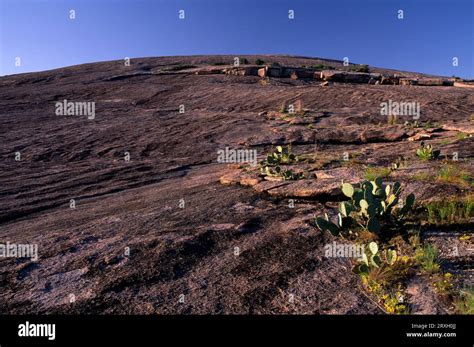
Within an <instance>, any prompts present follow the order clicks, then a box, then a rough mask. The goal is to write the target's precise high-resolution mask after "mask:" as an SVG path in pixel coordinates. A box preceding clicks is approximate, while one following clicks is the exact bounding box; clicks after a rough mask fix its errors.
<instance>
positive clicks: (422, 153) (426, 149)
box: [416, 141, 440, 161]
mask: <svg viewBox="0 0 474 347" xmlns="http://www.w3.org/2000/svg"><path fill="white" fill-rule="evenodd" d="M439 154H440V151H439V150H434V149H433V146H432V145H425V143H424V142H423V141H422V142H421V144H420V148H418V149H417V150H416V155H417V157H418V158H420V159H421V160H425V161H428V160H433V159H436V158H438V157H439Z"/></svg>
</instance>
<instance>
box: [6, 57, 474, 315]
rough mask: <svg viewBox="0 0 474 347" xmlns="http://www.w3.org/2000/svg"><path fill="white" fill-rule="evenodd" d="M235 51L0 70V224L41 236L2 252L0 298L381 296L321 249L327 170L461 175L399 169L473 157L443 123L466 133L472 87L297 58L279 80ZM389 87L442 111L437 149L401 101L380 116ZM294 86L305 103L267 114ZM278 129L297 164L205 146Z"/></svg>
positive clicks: (457, 188) (329, 182)
mask: <svg viewBox="0 0 474 347" xmlns="http://www.w3.org/2000/svg"><path fill="white" fill-rule="evenodd" d="M255 58H256V57H255V56H249V57H248V59H249V60H250V61H254V60H255ZM262 59H264V60H265V61H266V62H268V63H272V62H279V63H281V64H282V65H284V66H294V67H298V66H301V65H303V64H304V65H306V66H311V65H315V64H321V63H324V64H327V65H332V66H334V67H337V65H338V64H339V63H338V62H335V61H325V60H321V59H310V58H295V57H288V56H263V57H262ZM232 61H233V57H231V56H218V57H212V56H194V57H164V58H143V59H135V60H132V64H131V66H130V67H125V66H123V62H122V61H112V62H101V63H94V64H84V65H78V66H72V67H67V68H62V69H57V70H52V71H45V72H38V73H28V74H20V75H12V76H4V77H1V78H0V127H1V129H2V135H1V140H0V156H1V159H2V160H1V161H0V166H1V171H0V241H1V242H6V241H9V242H11V243H14V242H16V243H33V244H37V245H38V251H39V260H38V261H37V262H32V261H30V260H29V259H17V258H5V259H1V260H0V312H1V313H86V314H87V313H134V314H142V313H143V314H155V313H167V314H176V313H189V314H191V313H194V314H207V313H243V314H245V313H258V314H260V313H261V314H270V313H304V314H306V313H308V314H310V313H320V314H374V313H383V311H382V310H381V309H380V307H379V306H378V305H377V304H375V302H374V301H373V300H372V299H371V298H370V296H368V295H367V294H366V293H364V291H363V289H362V288H361V283H360V279H359V277H358V276H357V275H355V274H353V273H352V272H351V271H350V270H351V263H350V262H349V261H348V260H344V259H331V258H326V257H325V256H324V250H323V248H324V245H325V244H326V243H328V242H332V240H333V239H332V236H330V235H326V234H324V233H321V232H320V231H318V230H317V229H316V228H314V227H313V226H312V225H311V224H310V222H311V219H312V218H313V217H314V216H315V215H319V214H321V213H324V212H325V211H326V210H328V208H327V207H326V206H325V205H324V202H325V201H328V200H330V201H337V200H338V199H340V198H341V197H340V196H338V192H337V188H338V186H339V185H340V182H341V180H345V181H349V182H357V181H358V180H361V179H363V177H364V172H365V170H366V168H367V167H368V166H377V167H382V168H387V167H391V165H392V164H393V163H394V162H397V161H400V162H404V160H406V161H407V162H408V164H407V166H406V167H401V168H400V169H397V170H393V171H392V172H390V176H389V177H388V180H395V179H397V180H400V181H402V182H403V183H404V184H406V185H407V186H408V188H407V192H408V191H415V192H416V193H417V197H419V199H420V201H429V200H430V199H442V198H444V197H445V196H446V195H447V194H448V193H449V194H452V195H459V194H468V193H469V192H471V191H472V187H469V186H462V185H458V184H456V183H446V182H439V181H438V180H437V179H430V180H422V179H418V180H414V179H413V177H415V175H416V174H418V175H419V174H426V175H432V176H433V177H436V175H437V173H438V171H439V169H440V167H441V166H442V165H443V163H444V162H443V160H445V157H446V156H449V157H451V156H452V153H453V152H457V153H458V156H459V161H458V162H456V163H455V164H456V165H458V166H457V168H458V170H464V171H467V172H470V173H472V172H474V171H473V167H472V158H473V155H474V141H473V140H474V139H472V138H469V137H468V138H464V139H459V138H458V133H459V132H460V131H461V132H466V133H471V132H470V130H469V129H470V127H472V119H471V118H470V116H471V113H472V110H473V109H474V93H473V91H472V90H471V89H469V88H456V87H449V86H448V87H446V86H443V87H441V86H440V87H437V86H430V87H424V86H423V87H418V86H403V85H391V84H390V83H388V82H387V83H388V84H383V83H382V84H380V85H375V84H341V83H338V82H335V83H332V82H331V83H330V84H328V85H326V86H324V87H322V86H321V85H320V81H316V80H311V81H308V80H306V79H305V78H304V77H305V75H304V74H303V73H300V74H299V75H298V73H296V77H295V79H290V78H287V79H285V80H283V79H281V78H279V77H278V76H279V74H281V73H282V72H281V69H279V68H272V69H269V70H268V71H267V76H269V78H268V80H265V81H266V82H265V83H262V79H261V77H259V76H257V74H258V73H259V70H258V68H257V67H255V66H252V67H249V68H241V69H231V70H229V73H228V74H225V73H221V70H222V69H223V68H226V67H230V65H231V63H232ZM221 64H228V66H219V65H221ZM231 71H232V72H231ZM371 71H372V72H374V73H380V74H384V73H387V72H389V70H384V69H376V68H374V69H371ZM391 72H393V71H391ZM399 75H403V76H406V77H409V78H417V77H420V76H421V75H420V74H410V73H406V72H399ZM275 76H276V77H275ZM357 76H358V75H357ZM358 78H359V76H358ZM361 78H362V77H361ZM363 78H366V77H365V76H364V77H363ZM64 100H67V101H71V102H95V118H94V119H88V118H87V116H84V115H83V116H81V115H57V114H56V112H55V104H56V102H63V101H64ZM388 100H395V101H413V100H414V101H417V102H419V103H420V104H421V109H422V120H423V122H429V123H431V124H435V123H438V124H439V126H440V127H442V128H443V129H442V130H441V131H439V132H438V133H436V134H437V135H436V136H433V137H432V138H423V140H425V141H427V142H428V143H432V144H434V145H436V146H437V147H439V148H440V150H441V157H440V158H439V159H438V160H436V161H432V162H429V163H420V162H419V161H418V160H417V158H416V156H414V152H415V151H416V149H417V148H418V146H419V145H420V143H419V141H408V137H409V136H413V134H412V135H409V133H410V131H411V130H410V129H409V128H408V127H406V126H404V125H403V123H404V122H405V121H411V117H409V116H407V117H405V118H404V117H400V120H399V122H398V123H397V124H390V125H389V124H387V117H386V116H383V115H381V113H380V103H381V102H385V101H388ZM296 101H299V102H300V103H301V104H302V105H303V107H304V108H306V109H308V110H309V111H308V112H307V114H306V115H304V116H301V117H300V118H298V119H297V120H295V121H293V122H292V120H294V119H292V116H290V117H283V119H282V118H281V117H279V116H275V117H273V116H270V115H271V114H272V113H276V112H278V110H279V109H280V106H281V105H282V104H286V105H288V104H290V103H292V102H296ZM181 105H184V112H180V106H181ZM448 123H449V124H458V125H459V124H462V127H459V126H456V127H453V126H451V125H449V126H444V127H443V125H444V124H448ZM289 143H292V145H293V149H294V151H295V153H296V154H297V155H302V156H303V155H306V156H308V157H311V161H308V162H306V163H305V164H304V165H305V167H304V170H306V171H308V173H309V174H310V175H308V176H307V178H305V179H303V180H297V181H283V182H282V181H267V180H263V179H262V178H261V177H259V176H258V172H254V171H251V170H250V171H245V169H244V168H240V166H238V165H237V166H232V165H230V166H229V165H228V164H227V163H218V162H217V151H218V150H222V149H224V148H225V147H230V148H235V149H249V150H250V149H252V150H256V151H257V154H258V160H259V161H260V160H263V159H264V157H265V155H266V153H267V152H269V151H271V150H272V148H273V147H274V146H276V145H279V144H281V145H286V144H289ZM16 153H19V154H20V159H19V160H15V156H16ZM344 153H347V154H348V155H349V160H345V159H343V158H344ZM127 155H129V160H126V158H127ZM256 171H258V170H256ZM290 198H293V199H295V206H294V207H289V204H288V199H290ZM71 199H73V200H74V202H75V208H71V207H70V206H71ZM470 232H472V229H470ZM466 252H467V253H463V256H464V257H467V258H469V259H470V257H472V253H469V252H468V251H466ZM467 258H466V259H467ZM414 288H415V289H413V292H414V293H415V292H422V291H423V288H421V287H420V286H419V285H416V286H415V287H414ZM290 295H291V298H292V300H289V298H290ZM428 306H429V305H428ZM420 307H421V308H420V310H421V311H423V312H425V311H426V312H432V307H431V306H429V307H425V306H423V305H421V306H420Z"/></svg>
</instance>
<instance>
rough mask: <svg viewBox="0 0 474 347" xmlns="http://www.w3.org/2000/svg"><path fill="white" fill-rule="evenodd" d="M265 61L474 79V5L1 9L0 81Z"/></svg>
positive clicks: (177, 1) (84, 1) (62, 4)
mask: <svg viewBox="0 0 474 347" xmlns="http://www.w3.org/2000/svg"><path fill="white" fill-rule="evenodd" d="M70 9H74V10H75V11H76V19H74V20H71V19H69V10H70ZM180 9H183V10H185V16H186V18H185V19H184V20H180V19H179V18H178V11H179V10H180ZM290 9H292V10H294V11H295V19H294V20H289V19H288V10H290ZM399 9H402V10H403V11H404V19H403V20H399V19H398V18H397V11H398V10H399ZM273 53H275V54H291V55H303V56H314V57H321V58H331V59H342V58H343V57H349V59H350V61H351V62H354V63H363V64H369V65H373V66H379V67H386V68H394V69H400V70H408V71H417V72H425V73H430V74H438V75H445V76H452V75H456V76H461V77H464V78H474V1H473V0H260V1H258V0H155V1H151V0H149V1H146V0H141V1H140V0H76V1H67V0H0V75H5V74H14V73H22V72H29V71H41V70H47V69H52V68H57V67H63V66H69V65H75V64H81V63H87V62H95V61H104V60H114V59H123V58H124V57H127V56H128V57H132V58H133V57H145V56H164V55H196V54H232V55H239V54H273ZM16 57H20V58H21V66H20V67H17V66H15V58H16ZM453 57H458V59H459V66H457V67H454V66H453V65H452V59H453Z"/></svg>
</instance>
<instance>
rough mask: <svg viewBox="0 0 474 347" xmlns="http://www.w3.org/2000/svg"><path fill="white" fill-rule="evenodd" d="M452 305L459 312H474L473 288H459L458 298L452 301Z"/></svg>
mask: <svg viewBox="0 0 474 347" xmlns="http://www.w3.org/2000/svg"><path fill="white" fill-rule="evenodd" d="M454 306H455V307H456V311H457V313H459V314H474V288H467V289H463V290H461V293H460V295H459V298H458V299H457V300H455V302H454Z"/></svg>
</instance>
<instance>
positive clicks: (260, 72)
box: [258, 67, 267, 78]
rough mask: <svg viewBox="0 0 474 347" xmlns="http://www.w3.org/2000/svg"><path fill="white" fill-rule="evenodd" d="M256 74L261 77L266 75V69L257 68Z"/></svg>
mask: <svg viewBox="0 0 474 347" xmlns="http://www.w3.org/2000/svg"><path fill="white" fill-rule="evenodd" d="M258 75H259V76H260V77H262V78H265V77H267V69H266V68H264V67H262V68H260V69H258Z"/></svg>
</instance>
